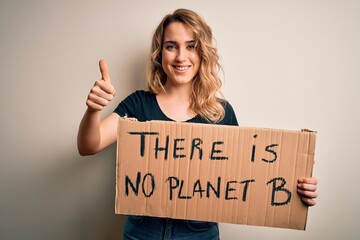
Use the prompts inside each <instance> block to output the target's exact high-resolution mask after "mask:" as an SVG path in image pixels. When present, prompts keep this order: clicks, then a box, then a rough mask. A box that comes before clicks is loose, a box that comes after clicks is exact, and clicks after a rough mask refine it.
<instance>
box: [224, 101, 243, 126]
mask: <svg viewBox="0 0 360 240" xmlns="http://www.w3.org/2000/svg"><path fill="white" fill-rule="evenodd" d="M224 109H225V116H224V118H223V119H222V120H221V121H220V123H219V124H222V125H232V126H239V123H238V121H237V118H236V114H235V112H234V109H233V107H232V106H231V104H230V103H229V102H227V101H226V102H225V103H224Z"/></svg>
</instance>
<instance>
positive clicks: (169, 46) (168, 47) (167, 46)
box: [165, 44, 176, 51]
mask: <svg viewBox="0 0 360 240" xmlns="http://www.w3.org/2000/svg"><path fill="white" fill-rule="evenodd" d="M165 49H166V50H169V51H172V50H174V49H176V46H175V45H174V44H167V45H165Z"/></svg>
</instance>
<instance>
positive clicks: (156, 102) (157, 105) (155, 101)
mask: <svg viewBox="0 0 360 240" xmlns="http://www.w3.org/2000/svg"><path fill="white" fill-rule="evenodd" d="M153 101H154V103H155V107H156V110H157V111H158V112H159V113H160V114H161V115H162V116H163V117H164V118H165V119H166V120H168V121H172V122H192V121H194V120H195V119H196V118H197V117H198V115H195V116H194V117H192V118H190V119H187V120H185V121H175V120H174V119H172V118H169V117H168V116H167V115H166V114H165V113H164V112H163V111H162V110H161V108H160V105H159V102H158V101H157V98H156V94H153Z"/></svg>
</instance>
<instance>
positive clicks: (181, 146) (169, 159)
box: [115, 119, 316, 230]
mask: <svg viewBox="0 0 360 240" xmlns="http://www.w3.org/2000/svg"><path fill="white" fill-rule="evenodd" d="M315 139H316V133H315V132H311V131H291V130H279V129H264V128H247V127H236V126H221V125H209V124H193V123H176V122H161V121H150V122H136V121H130V120H124V119H120V120H119V126H118V142H117V163H116V169H117V170H116V171H117V172H116V199H115V212H116V213H117V214H127V215H146V216H158V217H169V218H178V219H189V220H204V221H215V222H227V223H236V224H247V225H257V226H269V227H281V228H291V229H300V230H304V229H305V226H306V219H307V211H308V209H307V207H306V206H305V205H304V204H303V203H302V201H301V199H300V197H299V196H298V194H297V192H296V185H297V179H298V178H300V177H310V176H311V174H312V167H313V163H314V151H315Z"/></svg>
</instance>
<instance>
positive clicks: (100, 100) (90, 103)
mask: <svg viewBox="0 0 360 240" xmlns="http://www.w3.org/2000/svg"><path fill="white" fill-rule="evenodd" d="M99 65H100V71H101V75H102V79H101V80H98V81H96V82H95V84H94V86H93V87H92V89H91V91H90V93H89V95H88V99H87V101H86V105H87V107H88V108H87V110H86V112H85V114H84V116H83V118H82V120H81V123H80V126H79V132H78V137H77V146H78V150H79V153H80V155H83V156H84V155H92V154H95V153H97V152H99V151H101V150H103V149H104V148H106V147H107V146H109V145H110V144H112V143H114V142H115V141H116V128H117V120H118V116H117V114H116V113H112V114H110V115H109V116H108V117H106V118H105V119H104V120H103V121H101V120H100V112H101V110H102V109H103V108H104V107H105V106H107V105H108V103H109V102H110V101H111V100H112V99H113V97H114V95H115V90H114V87H113V86H112V85H111V81H110V76H109V72H108V68H107V64H106V62H105V61H104V60H101V61H100V62H99Z"/></svg>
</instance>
